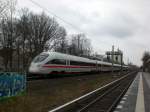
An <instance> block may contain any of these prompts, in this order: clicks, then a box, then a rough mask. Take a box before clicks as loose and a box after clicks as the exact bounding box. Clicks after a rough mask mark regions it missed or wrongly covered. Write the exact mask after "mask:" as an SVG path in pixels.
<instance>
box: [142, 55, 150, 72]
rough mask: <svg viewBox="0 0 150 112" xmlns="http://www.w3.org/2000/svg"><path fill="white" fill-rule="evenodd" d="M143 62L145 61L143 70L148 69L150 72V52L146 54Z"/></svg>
mask: <svg viewBox="0 0 150 112" xmlns="http://www.w3.org/2000/svg"><path fill="white" fill-rule="evenodd" d="M142 61H143V69H144V71H145V70H146V69H147V70H148V71H150V52H144V54H143V57H142Z"/></svg>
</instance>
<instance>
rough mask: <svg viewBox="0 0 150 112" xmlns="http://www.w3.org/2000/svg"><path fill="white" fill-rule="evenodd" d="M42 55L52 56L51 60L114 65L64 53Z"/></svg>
mask: <svg viewBox="0 0 150 112" xmlns="http://www.w3.org/2000/svg"><path fill="white" fill-rule="evenodd" d="M42 53H48V54H49V55H50V58H56V59H68V60H73V61H81V62H88V63H96V62H97V63H98V64H103V65H112V64H111V63H109V62H104V61H99V60H92V59H88V58H84V57H79V56H73V55H69V54H64V53H59V52H50V51H48V52H42ZM114 66H121V65H119V64H114Z"/></svg>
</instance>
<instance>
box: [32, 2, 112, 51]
mask: <svg viewBox="0 0 150 112" xmlns="http://www.w3.org/2000/svg"><path fill="white" fill-rule="evenodd" d="M29 1H30V2H32V3H33V4H34V5H36V6H38V7H39V8H41V9H42V10H44V11H46V12H48V13H49V14H50V15H52V16H54V17H55V18H58V19H59V20H61V21H62V22H64V23H65V24H67V25H69V26H71V27H72V28H74V29H76V30H77V31H80V32H81V33H83V34H85V35H86V36H89V37H91V36H93V35H91V34H89V33H87V32H85V31H82V30H81V29H80V28H78V27H77V26H75V25H73V24H71V23H70V22H68V21H67V20H65V19H63V18H62V17H60V16H58V15H57V14H55V13H54V12H52V11H49V10H48V9H47V8H45V7H44V6H42V5H40V4H39V3H37V2H35V1H34V0H29ZM99 41H101V43H103V44H107V45H109V46H112V45H114V44H111V43H109V42H106V41H102V40H99ZM101 51H104V50H102V49H101ZM104 52H106V51H104Z"/></svg>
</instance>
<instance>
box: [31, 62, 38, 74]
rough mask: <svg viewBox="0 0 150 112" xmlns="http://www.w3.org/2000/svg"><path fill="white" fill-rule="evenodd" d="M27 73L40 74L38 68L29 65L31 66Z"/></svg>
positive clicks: (35, 65) (34, 65)
mask: <svg viewBox="0 0 150 112" xmlns="http://www.w3.org/2000/svg"><path fill="white" fill-rule="evenodd" d="M29 73H32V74H38V73H40V68H39V67H38V65H37V64H33V63H31V65H30V67H29Z"/></svg>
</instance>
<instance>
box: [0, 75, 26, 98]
mask: <svg viewBox="0 0 150 112" xmlns="http://www.w3.org/2000/svg"><path fill="white" fill-rule="evenodd" d="M25 89H26V75H22V74H19V73H4V72H3V73H0V99H3V98H7V97H10V96H16V95H18V94H20V93H22V92H24V91H25Z"/></svg>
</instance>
